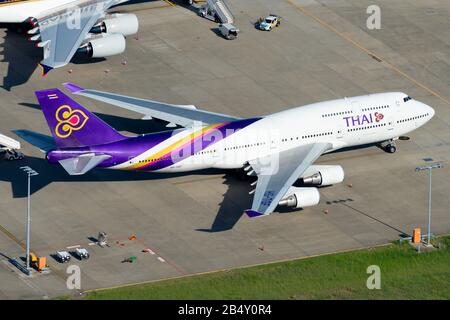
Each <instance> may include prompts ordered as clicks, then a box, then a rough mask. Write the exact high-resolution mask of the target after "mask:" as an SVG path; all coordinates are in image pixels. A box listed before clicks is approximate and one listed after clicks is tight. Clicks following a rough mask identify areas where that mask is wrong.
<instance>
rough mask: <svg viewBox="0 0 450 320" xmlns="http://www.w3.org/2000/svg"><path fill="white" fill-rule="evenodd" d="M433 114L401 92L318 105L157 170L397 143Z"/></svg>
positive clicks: (227, 165)
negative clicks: (319, 146)
mask: <svg viewBox="0 0 450 320" xmlns="http://www.w3.org/2000/svg"><path fill="white" fill-rule="evenodd" d="M405 98H406V101H404V99H405ZM433 115H434V110H433V108H431V107H429V106H427V105H425V104H423V103H421V102H419V101H416V100H413V99H411V98H409V97H408V96H407V95H406V94H404V93H401V92H392V93H379V94H371V95H366V96H358V97H352V98H345V99H338V100H331V101H325V102H319V103H314V104H310V105H306V106H303V107H297V108H293V109H289V110H285V111H282V112H278V113H275V114H272V115H269V116H266V117H264V118H262V119H260V120H258V121H256V122H254V123H252V124H251V125H249V126H247V127H244V128H242V129H240V130H238V131H237V132H235V133H233V134H230V135H225V137H218V138H220V139H219V141H218V142H216V143H213V144H211V145H210V146H208V147H207V148H205V149H203V150H201V151H199V152H196V153H194V154H193V155H191V156H189V157H187V158H185V159H183V160H181V161H179V162H176V163H174V164H173V165H171V166H169V167H166V168H163V169H160V170H158V171H159V172H181V171H191V170H198V169H205V168H223V169H232V168H242V166H243V165H244V164H245V163H246V162H248V161H250V160H253V159H256V158H262V157H264V156H267V155H270V154H276V153H280V152H282V151H284V150H287V149H291V148H295V147H298V146H300V145H305V144H312V143H319V142H326V143H330V144H331V145H332V149H331V150H329V151H328V152H331V151H335V150H338V149H341V148H345V147H355V146H358V145H364V144H371V143H377V142H383V141H389V140H395V139H397V138H398V137H399V136H402V135H405V134H407V133H408V132H411V131H413V130H415V129H417V128H418V127H420V126H422V125H423V124H425V123H426V122H428V121H429V120H430V119H431V118H432V117H433ZM196 130H198V128H197V129H195V128H192V129H185V130H179V131H175V132H174V134H173V135H172V136H171V137H170V138H169V139H167V140H166V141H164V142H163V143H161V144H158V145H156V146H155V147H153V148H152V149H150V150H148V151H147V152H145V153H143V154H141V155H140V156H138V157H135V158H133V159H130V161H128V162H126V163H123V164H118V165H116V166H114V167H112V168H115V169H128V167H129V166H130V165H133V164H136V163H139V161H141V160H142V159H145V158H148V157H149V156H151V155H155V154H158V152H161V150H164V149H165V148H167V146H169V145H171V144H173V143H175V142H176V141H179V140H180V139H182V138H183V137H187V136H189V135H192V134H193V132H195V131H196Z"/></svg>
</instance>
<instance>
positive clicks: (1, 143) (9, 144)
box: [0, 134, 20, 150]
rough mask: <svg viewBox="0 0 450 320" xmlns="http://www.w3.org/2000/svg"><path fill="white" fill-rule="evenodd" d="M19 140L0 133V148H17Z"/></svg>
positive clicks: (18, 147)
mask: <svg viewBox="0 0 450 320" xmlns="http://www.w3.org/2000/svg"><path fill="white" fill-rule="evenodd" d="M18 149H20V142H19V141H16V140H14V139H12V138H10V137H7V136H5V135H3V134H0V150H18Z"/></svg>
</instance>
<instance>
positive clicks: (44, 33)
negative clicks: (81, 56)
mask: <svg viewBox="0 0 450 320" xmlns="http://www.w3.org/2000/svg"><path fill="white" fill-rule="evenodd" d="M118 1H119V0H102V1H86V0H78V1H74V2H71V3H69V4H67V5H63V6H59V7H57V8H55V9H53V10H51V11H47V12H44V13H43V14H42V16H41V17H39V18H34V19H32V23H33V24H34V26H35V27H34V28H33V29H32V30H30V31H29V34H31V35H32V37H31V40H38V39H39V40H40V42H39V43H38V44H37V46H38V47H42V48H43V50H44V59H43V60H42V61H41V63H40V64H41V66H42V71H43V75H45V74H47V73H48V72H49V71H50V70H52V69H53V68H58V67H62V66H64V65H66V64H68V63H69V62H70V60H71V59H72V57H73V56H74V55H75V53H76V51H77V50H78V48H79V47H80V46H81V44H82V42H83V41H84V40H85V39H86V38H87V37H88V33H89V31H90V30H91V29H92V27H93V26H94V25H95V24H96V23H97V21H98V20H99V19H100V18H102V17H104V16H105V12H106V10H107V9H108V8H110V7H111V6H112V5H114V4H116V3H118ZM33 35H34V36H33Z"/></svg>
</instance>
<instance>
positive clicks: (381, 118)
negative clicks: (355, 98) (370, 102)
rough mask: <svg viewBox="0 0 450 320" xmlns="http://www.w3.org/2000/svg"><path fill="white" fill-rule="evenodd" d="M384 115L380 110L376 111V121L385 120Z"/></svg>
mask: <svg viewBox="0 0 450 320" xmlns="http://www.w3.org/2000/svg"><path fill="white" fill-rule="evenodd" d="M383 118H384V115H383V114H382V113H379V112H375V121H376V122H380V121H381V120H383Z"/></svg>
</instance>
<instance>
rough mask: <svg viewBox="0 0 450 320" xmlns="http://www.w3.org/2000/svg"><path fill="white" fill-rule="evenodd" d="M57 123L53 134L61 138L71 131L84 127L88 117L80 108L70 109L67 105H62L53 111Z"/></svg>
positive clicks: (68, 134)
mask: <svg viewBox="0 0 450 320" xmlns="http://www.w3.org/2000/svg"><path fill="white" fill-rule="evenodd" d="M55 117H56V120H57V121H58V124H57V125H56V128H55V134H56V135H57V136H58V137H59V138H61V139H64V138H67V137H69V136H70V135H71V134H72V132H73V131H77V130H80V129H82V128H83V127H84V125H85V124H86V122H87V121H88V119H89V117H88V116H87V115H86V114H85V113H84V112H83V111H81V110H72V108H71V107H69V106H68V105H63V106H61V107H59V108H58V110H56V113H55Z"/></svg>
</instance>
